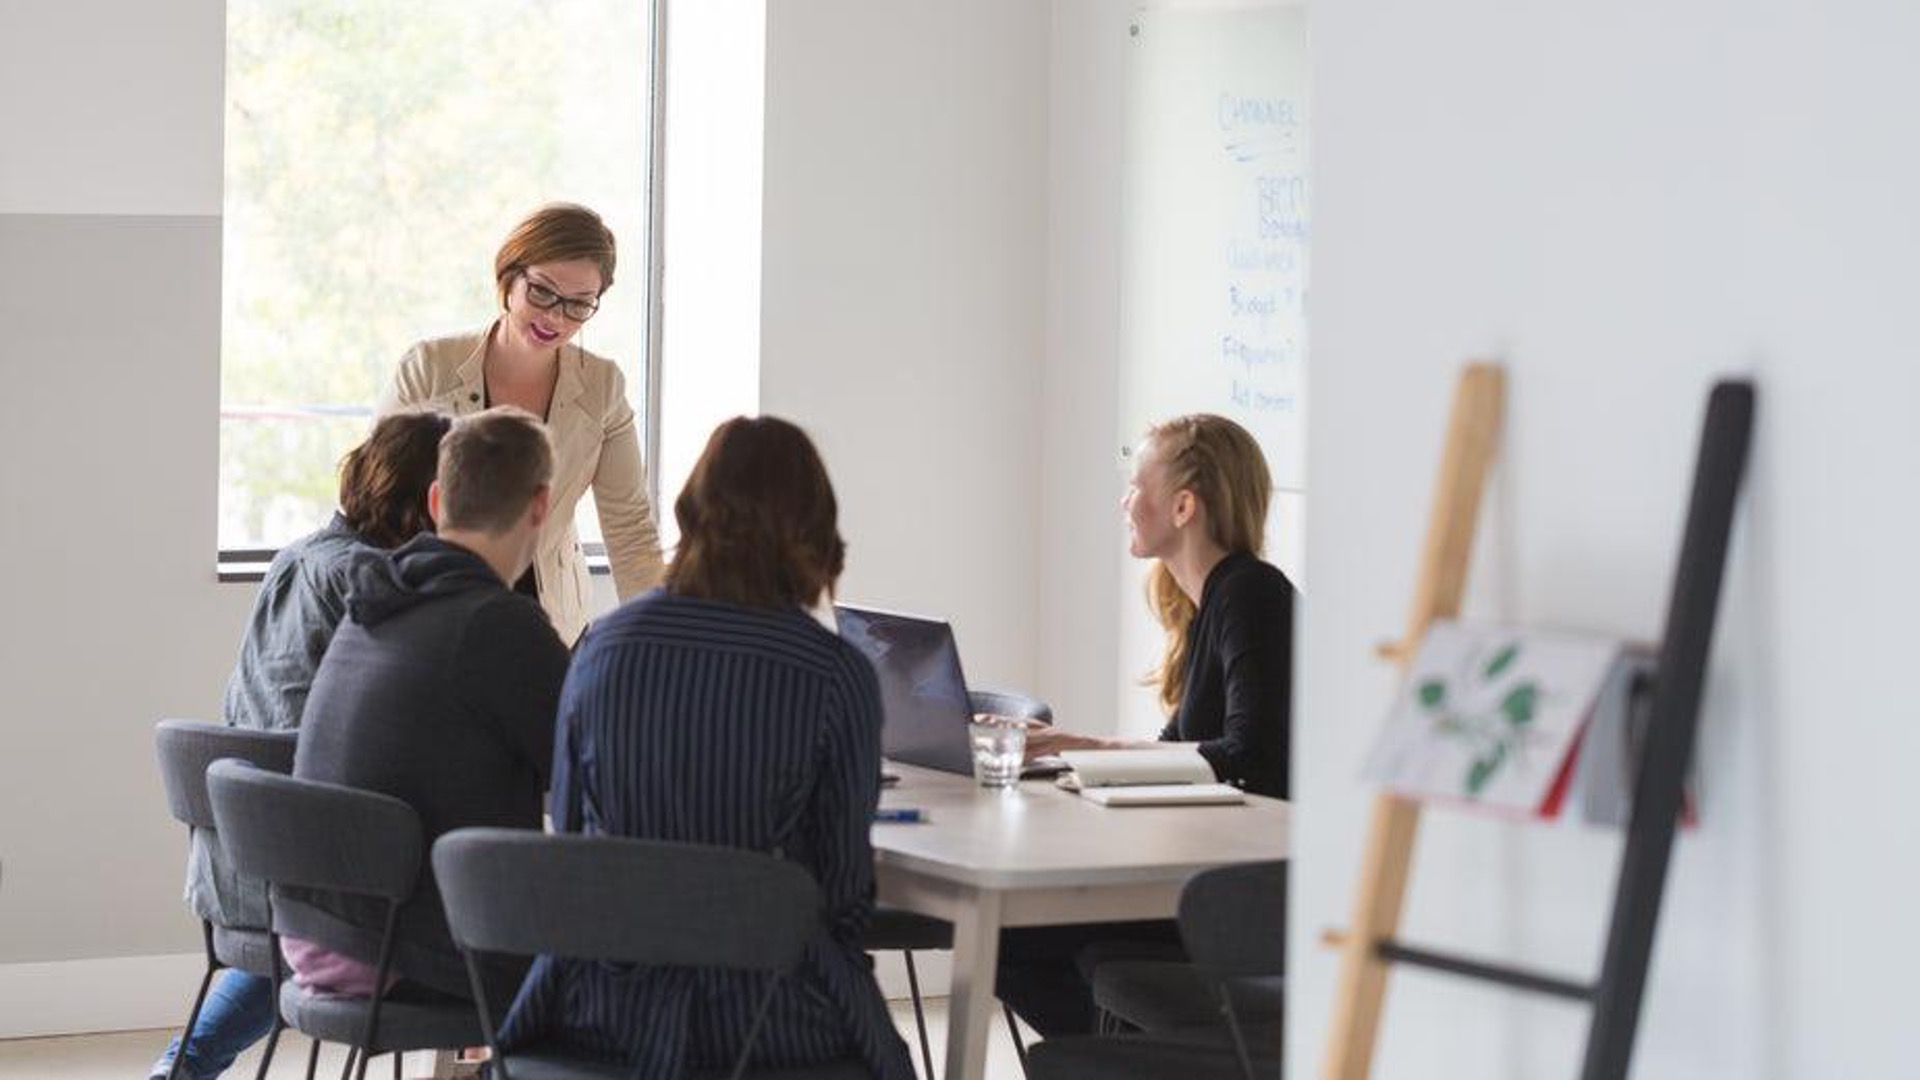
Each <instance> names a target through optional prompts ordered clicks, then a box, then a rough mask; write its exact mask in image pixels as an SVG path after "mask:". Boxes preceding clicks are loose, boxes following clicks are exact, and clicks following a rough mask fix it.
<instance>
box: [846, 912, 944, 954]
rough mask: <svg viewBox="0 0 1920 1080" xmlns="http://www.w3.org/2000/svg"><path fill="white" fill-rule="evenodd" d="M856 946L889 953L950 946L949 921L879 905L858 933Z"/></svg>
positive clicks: (870, 950)
mask: <svg viewBox="0 0 1920 1080" xmlns="http://www.w3.org/2000/svg"><path fill="white" fill-rule="evenodd" d="M860 947H861V948H862V949H865V950H866V951H867V952H892V951H894V950H897V949H912V950H921V949H951V948H953V924H952V923H950V922H948V921H946V920H945V919H936V918H934V917H933V916H931V915H919V914H916V913H914V912H911V911H901V910H900V909H899V908H890V907H880V908H875V909H874V912H873V921H872V922H870V923H868V924H867V929H866V932H865V933H863V934H861V935H860Z"/></svg>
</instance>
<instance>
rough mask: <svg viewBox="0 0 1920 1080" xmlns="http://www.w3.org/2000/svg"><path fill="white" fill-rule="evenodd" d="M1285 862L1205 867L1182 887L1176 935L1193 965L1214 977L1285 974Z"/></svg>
mask: <svg viewBox="0 0 1920 1080" xmlns="http://www.w3.org/2000/svg"><path fill="white" fill-rule="evenodd" d="M1286 913H1287V864H1286V863H1284V862H1259V863H1245V864H1242V865H1239V866H1222V867H1217V868H1215V869H1212V870H1203V871H1201V872H1200V873H1198V874H1195V875H1194V876H1193V879H1192V880H1190V881H1188V882H1187V887H1186V888H1185V889H1182V890H1181V892H1180V938H1181V940H1182V941H1184V942H1186V946H1187V955H1188V956H1190V957H1192V958H1193V962H1194V964H1195V965H1196V966H1198V967H1199V968H1201V969H1202V970H1203V971H1206V972H1208V973H1209V974H1211V975H1213V976H1215V977H1217V978H1243V977H1247V976H1254V975H1284V974H1286V970H1287V917H1286Z"/></svg>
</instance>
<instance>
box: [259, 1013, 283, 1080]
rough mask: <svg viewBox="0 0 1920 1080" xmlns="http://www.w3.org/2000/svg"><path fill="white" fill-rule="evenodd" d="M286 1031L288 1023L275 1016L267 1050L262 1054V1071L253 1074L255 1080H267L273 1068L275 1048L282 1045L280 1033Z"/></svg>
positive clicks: (268, 1034) (268, 1035) (269, 1033)
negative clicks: (268, 1073)
mask: <svg viewBox="0 0 1920 1080" xmlns="http://www.w3.org/2000/svg"><path fill="white" fill-rule="evenodd" d="M285 1030H287V1025H286V1022H285V1021H283V1020H281V1019H280V1018H279V1017H278V1016H275V1017H274V1018H273V1030H272V1031H270V1032H268V1033H267V1048H266V1049H265V1050H263V1051H261V1053H260V1071H259V1072H256V1073H254V1074H253V1080H267V1070H268V1069H271V1068H273V1051H274V1048H275V1047H277V1046H279V1045H280V1033H281V1032H283V1031H285Z"/></svg>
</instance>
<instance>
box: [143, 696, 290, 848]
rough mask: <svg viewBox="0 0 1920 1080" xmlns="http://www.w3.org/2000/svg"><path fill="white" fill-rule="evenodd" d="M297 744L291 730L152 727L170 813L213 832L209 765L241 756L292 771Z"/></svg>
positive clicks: (175, 723)
mask: <svg viewBox="0 0 1920 1080" xmlns="http://www.w3.org/2000/svg"><path fill="white" fill-rule="evenodd" d="M297 741H298V733H297V732H292V731H251V730H248V729H246V728H236V727H227V726H226V725H225V724H209V723H207V722H205V721H203V720H162V721H160V723H158V724H156V725H155V726H154V729H153V748H154V753H155V754H156V755H158V757H159V758H160V782H161V784H162V785H164V786H165V787H166V789H167V812H168V813H171V814H172V815H173V818H174V820H175V821H178V822H180V823H182V824H184V825H191V826H193V827H194V828H197V829H211V828H213V827H214V825H213V804H212V803H210V802H208V801H207V766H209V765H211V764H213V763H214V762H216V761H219V760H220V759H221V758H239V759H240V760H241V761H249V762H252V763H253V764H255V765H258V766H259V767H260V768H262V769H268V770H271V771H273V772H277V773H290V772H292V771H293V747H294V743H295V742H297Z"/></svg>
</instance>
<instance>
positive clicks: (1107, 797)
mask: <svg viewBox="0 0 1920 1080" xmlns="http://www.w3.org/2000/svg"><path fill="white" fill-rule="evenodd" d="M1080 797H1081V798H1083V799H1088V800H1091V801H1093V802H1097V803H1099V804H1100V805H1102V806H1231V805H1233V804H1234V803H1243V802H1246V801H1247V797H1246V795H1245V794H1243V793H1242V792H1241V791H1240V789H1239V788H1237V787H1234V786H1233V785H1232V784H1129V785H1126V786H1122V787H1096V788H1081V789H1080Z"/></svg>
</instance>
